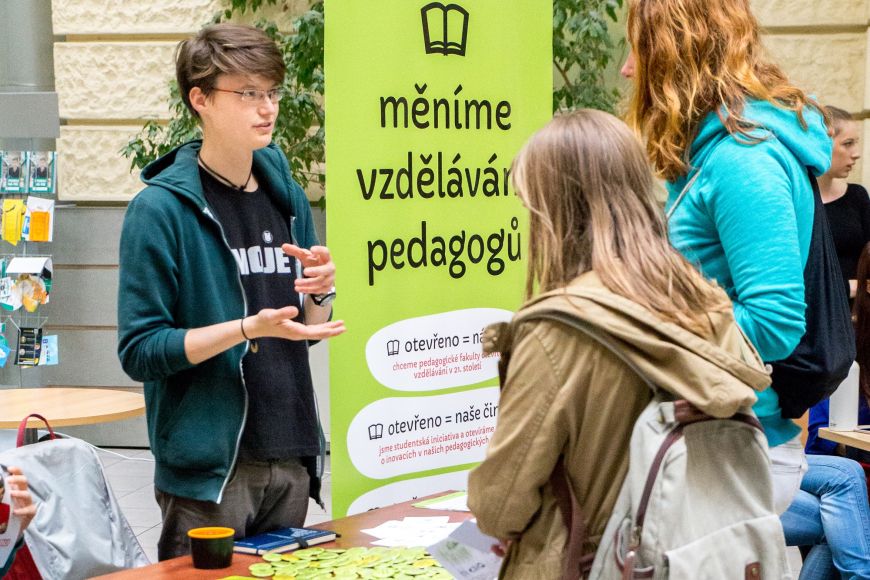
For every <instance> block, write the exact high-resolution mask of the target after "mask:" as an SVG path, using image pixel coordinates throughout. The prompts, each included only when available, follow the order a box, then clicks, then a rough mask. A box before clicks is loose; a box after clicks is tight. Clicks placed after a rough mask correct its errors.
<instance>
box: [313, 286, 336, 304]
mask: <svg viewBox="0 0 870 580" xmlns="http://www.w3.org/2000/svg"><path fill="white" fill-rule="evenodd" d="M333 300H335V286H333V287H332V289H331V290H330V291H329V292H326V293H325V294H312V295H311V301H312V302H314V303H315V304H316V305H318V306H328V305H330V304H332V301H333Z"/></svg>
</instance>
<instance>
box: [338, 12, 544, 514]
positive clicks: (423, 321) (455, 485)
mask: <svg viewBox="0 0 870 580" xmlns="http://www.w3.org/2000/svg"><path fill="white" fill-rule="evenodd" d="M325 24H326V54H325V59H326V61H325V71H326V79H327V84H326V112H327V133H326V134H327V138H326V156H327V157H326V162H327V171H328V185H327V188H328V189H327V192H328V197H327V199H328V232H329V247H330V250H331V251H332V254H333V256H334V259H335V262H336V264H337V266H338V276H337V286H338V295H339V298H338V300H337V301H336V303H335V316H336V318H341V319H344V320H345V321H346V323H347V328H348V332H347V333H346V334H345V335H343V336H341V337H339V338H337V339H334V340H332V341H330V407H331V423H332V424H331V449H332V498H333V516H334V517H340V516H343V515H346V514H353V513H359V512H362V511H366V510H368V509H370V508H373V507H379V506H384V505H389V504H393V503H396V502H400V501H406V500H408V499H411V498H415V497H421V496H424V495H428V494H432V493H436V492H440V491H444V490H448V489H465V486H466V481H467V476H468V470H469V469H470V468H472V467H473V466H474V465H475V464H476V463H478V462H479V461H481V460H482V459H483V457H484V454H485V450H486V445H487V443H488V442H489V439H490V437H491V435H492V432H493V429H494V427H495V421H496V417H497V414H498V378H497V374H498V373H497V363H498V360H497V357H495V356H484V355H483V353H482V351H481V335H482V331H483V328H484V327H485V326H486V325H487V324H490V323H492V322H498V321H502V320H509V319H510V317H511V314H512V312H513V311H514V310H515V309H516V308H517V306H518V305H519V304H520V302H521V300H522V290H523V281H524V279H525V253H526V247H525V246H526V242H527V233H526V220H525V219H524V211H523V209H522V205H521V203H520V202H519V200H518V198H517V196H516V195H515V193H514V192H513V189H512V186H511V184H510V169H511V162H512V160H513V158H514V156H515V155H516V153H517V152H518V151H519V148H520V147H521V146H522V144H523V142H524V141H525V140H526V139H527V138H528V137H529V136H530V135H531V134H532V133H533V132H534V131H535V130H537V129H538V128H540V127H541V126H542V125H544V124H545V123H546V122H547V120H548V119H549V118H550V117H551V107H552V4H551V1H550V0H459V1H458V2H453V3H441V2H430V1H428V0H379V1H378V2H362V1H360V0H334V1H333V0H330V1H328V2H327V3H326V23H325Z"/></svg>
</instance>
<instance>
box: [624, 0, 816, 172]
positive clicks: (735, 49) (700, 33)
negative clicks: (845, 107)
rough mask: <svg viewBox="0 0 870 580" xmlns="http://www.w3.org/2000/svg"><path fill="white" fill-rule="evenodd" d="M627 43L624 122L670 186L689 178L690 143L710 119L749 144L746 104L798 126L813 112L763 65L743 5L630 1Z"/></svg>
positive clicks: (743, 0)
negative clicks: (774, 111) (630, 58)
mask: <svg viewBox="0 0 870 580" xmlns="http://www.w3.org/2000/svg"><path fill="white" fill-rule="evenodd" d="M628 39H629V41H630V42H631V45H632V49H633V53H634V56H635V75H634V92H633V95H632V97H631V100H630V102H629V105H628V114H627V119H626V120H627V122H628V124H629V125H630V126H631V127H632V128H633V129H635V131H637V132H638V133H639V134H640V135H642V136H643V137H644V138H645V139H646V149H647V155H648V156H649V159H650V161H651V162H652V163H653V166H654V167H655V169H656V173H657V174H658V175H659V176H660V177H662V178H664V179H667V180H669V181H673V180H675V179H677V178H679V177H681V176H683V175H686V174H687V173H688V172H689V159H688V156H689V149H690V147H691V144H692V140H693V139H694V138H695V135H696V133H697V130H698V126H699V124H700V122H701V121H702V120H703V119H704V117H705V116H706V115H707V114H708V113H710V112H711V111H717V113H718V114H719V117H720V119H721V120H722V123H723V125H724V126H725V128H726V129H727V130H728V132H729V133H731V134H732V135H735V136H737V137H739V138H741V139H742V140H745V141H746V142H755V141H757V140H758V139H757V138H754V137H753V136H752V134H751V133H752V130H753V129H754V128H755V126H754V125H753V124H752V123H751V122H748V121H747V120H746V119H744V118H742V116H741V115H742V113H743V106H744V103H745V100H746V98H747V97H751V98H755V99H759V100H765V101H770V102H771V103H773V104H775V105H777V106H779V107H782V108H785V109H789V110H793V111H795V112H796V113H797V116H798V119H799V120H800V122H801V124H802V125H804V126H806V124H805V121H804V119H803V115H802V110H803V108H804V106H805V105H807V104H813V105H815V106H816V108H819V109H820V107H818V105H816V103H815V102H814V101H812V100H811V99H809V98H808V97H807V96H806V95H805V94H804V92H803V91H801V90H800V89H798V88H797V87H795V86H793V85H791V84H790V83H789V82H788V78H787V77H786V75H785V74H784V73H783V72H782V70H781V69H780V68H779V67H778V66H777V65H775V64H773V63H771V62H767V61H766V60H765V59H764V57H763V48H762V45H761V41H760V40H759V28H758V21H757V20H756V19H755V17H754V16H753V14H752V11H751V10H750V7H749V0H630V2H629V5H628Z"/></svg>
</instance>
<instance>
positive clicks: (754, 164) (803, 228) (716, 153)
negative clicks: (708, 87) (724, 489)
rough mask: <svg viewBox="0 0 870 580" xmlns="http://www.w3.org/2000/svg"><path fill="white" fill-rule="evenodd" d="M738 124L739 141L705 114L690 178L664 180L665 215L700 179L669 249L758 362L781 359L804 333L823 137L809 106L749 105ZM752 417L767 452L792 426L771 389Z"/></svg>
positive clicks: (680, 209)
mask: <svg viewBox="0 0 870 580" xmlns="http://www.w3.org/2000/svg"><path fill="white" fill-rule="evenodd" d="M743 117H744V118H745V119H746V120H748V121H750V122H752V123H754V124H756V125H757V126H758V128H757V129H755V130H754V131H753V136H754V137H757V138H759V139H761V141H759V142H747V140H746V139H745V138H741V137H740V136H737V137H734V136H732V135H730V134H729V133H728V131H727V130H726V129H725V127H724V125H723V124H722V122H721V120H720V119H719V116H718V115H717V114H716V113H715V112H713V113H710V114H708V115H707V116H706V117H705V118H704V120H703V121H702V122H701V125H700V127H699V130H698V135H697V137H696V138H695V140H694V142H693V143H692V147H691V154H690V160H691V166H692V169H691V170H690V171H689V174H688V176H686V177H683V178H681V179H678V180H676V181H673V182H668V183H667V189H668V202H667V206H666V210H667V211H670V209H671V208H672V207H673V206H674V204H675V202H676V200H677V198H678V197H679V195H680V193H681V192H682V190H683V188H684V187H685V185H686V184H687V183H688V181H689V180H690V179H691V178H692V177H693V176H694V175H695V173H696V172H698V177H697V179H696V180H695V182H694V183H693V184H692V185H691V186H690V188H689V190H688V191H687V192H686V193H685V195H684V196H683V199H682V200H681V201H680V203H679V204H678V205H677V206H676V209H675V210H674V212H673V215H671V217H670V220H669V222H668V229H669V232H670V237H671V243H672V244H673V245H674V247H676V248H677V249H678V250H679V251H680V252H681V253H682V254H683V255H684V256H686V258H688V259H689V261H691V262H692V263H694V264H695V265H696V266H697V267H698V268H699V269H700V270H701V271H702V272H703V273H704V275H706V276H707V277H708V278H711V279H714V280H716V281H717V282H718V283H719V284H720V285H721V286H722V287H723V288H724V289H725V291H726V292H727V293H728V295H729V296H730V297H731V300H732V302H733V303H734V316H735V318H736V319H737V323H738V324H739V325H740V327H741V328H742V329H743V332H745V333H746V336H747V337H748V338H749V340H751V341H752V343H753V344H754V345H755V347H756V348H757V349H758V352H759V354H760V355H761V358H762V359H763V360H764V361H766V362H773V361H777V360H781V359H783V358H785V357H787V356H788V355H789V354H791V352H792V351H793V350H794V348H795V347H796V346H797V344H798V342H799V341H800V339H801V337H802V336H803V334H804V330H805V319H804V310H805V309H806V304H805V302H804V280H803V271H804V264H806V261H807V255H808V253H809V245H810V237H811V235H812V228H813V211H814V202H813V191H812V188H811V186H810V182H809V179H808V178H807V169H808V168H809V169H810V170H811V171H812V172H813V173H814V174H815V175H821V174H822V173H824V172H825V171H827V170H828V167H829V166H830V163H831V147H832V143H831V139H830V137H829V136H828V132H827V128H826V127H825V123H824V120H823V118H822V116H821V115H820V114H819V113H818V111H816V110H815V109H812V108H810V107H807V108H806V109H805V110H804V111H803V118H804V121H805V122H806V125H807V127H806V128H804V127H803V126H802V125H801V123H800V121H799V120H798V116H797V115H796V114H795V113H794V112H793V111H789V110H787V109H781V108H779V107H777V106H775V105H773V104H772V103H769V102H767V101H755V100H750V101H747V103H746V106H745V108H744V111H743ZM754 410H755V414H756V415H758V418H759V420H760V421H761V423H762V425H763V426H764V431H765V433H766V435H767V439H768V442H769V444H770V445H771V447H775V446H777V445H780V444H782V443H785V442H786V441H788V440H789V439H791V438H793V437H795V436H796V435H797V434H798V433H800V428H799V427H798V426H797V425H796V424H795V423H793V422H792V421H790V420H788V419H784V418H783V417H782V414H781V411H780V405H779V397H778V396H777V394H776V391H774V390H773V389H767V390H765V391H763V392H761V393H759V397H758V402H757V403H756V404H755V407H754Z"/></svg>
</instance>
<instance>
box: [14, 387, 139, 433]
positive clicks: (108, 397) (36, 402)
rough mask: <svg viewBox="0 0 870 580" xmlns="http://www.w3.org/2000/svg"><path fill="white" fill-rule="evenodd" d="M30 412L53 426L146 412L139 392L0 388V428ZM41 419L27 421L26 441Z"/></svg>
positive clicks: (108, 419) (128, 416)
mask: <svg viewBox="0 0 870 580" xmlns="http://www.w3.org/2000/svg"><path fill="white" fill-rule="evenodd" d="M31 413H38V414H39V415H42V416H43V417H45V418H46V419H47V420H48V422H49V424H50V425H51V426H52V427H55V428H56V427H69V426H71V425H93V424H95V423H108V422H110V421H120V420H122V419H130V418H132V417H138V416H139V415H143V414H144V413H145V397H143V396H142V395H140V394H139V393H131V392H128V391H116V390H111V389H93V388H61V387H58V388H53V387H39V388H28V389H15V388H12V389H3V390H0V429H17V428H18V425H19V424H20V423H21V420H22V419H24V417H26V416H27V415H29V414H31ZM40 427H43V423H42V421H40V420H39V419H33V418H31V419H30V420H29V421H28V422H27V431H28V437H27V440H28V442H32V440H33V438H34V436H35V434H36V429H37V428H40Z"/></svg>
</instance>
